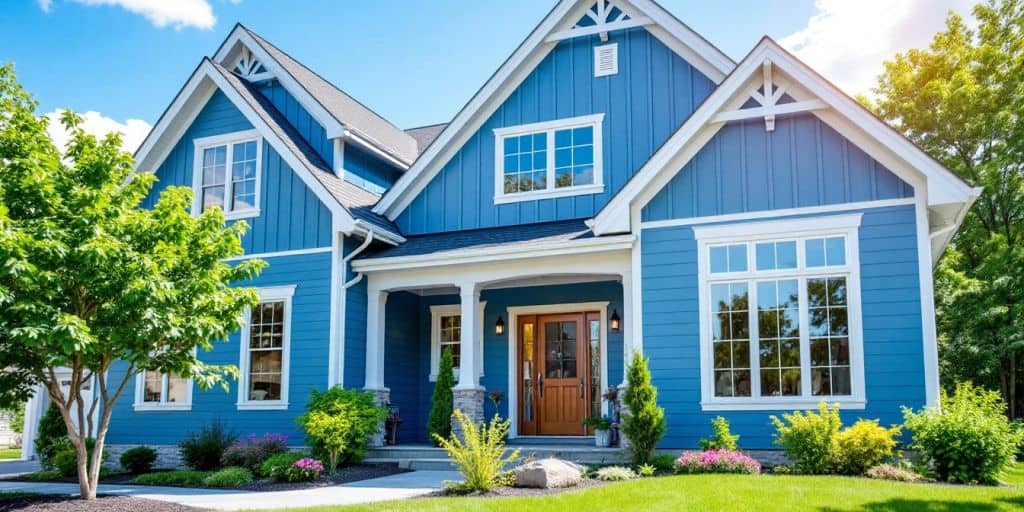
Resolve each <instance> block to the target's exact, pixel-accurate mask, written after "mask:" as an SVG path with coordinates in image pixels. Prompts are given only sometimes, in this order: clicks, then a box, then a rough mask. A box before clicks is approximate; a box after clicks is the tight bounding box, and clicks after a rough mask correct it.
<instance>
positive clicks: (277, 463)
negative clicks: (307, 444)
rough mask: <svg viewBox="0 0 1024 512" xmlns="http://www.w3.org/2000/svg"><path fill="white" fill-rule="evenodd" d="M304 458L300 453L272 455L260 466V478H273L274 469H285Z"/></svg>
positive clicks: (304, 455)
mask: <svg viewBox="0 0 1024 512" xmlns="http://www.w3.org/2000/svg"><path fill="white" fill-rule="evenodd" d="M305 457H306V454H304V453H302V452H285V453H279V454H277V455H274V456H272V457H270V458H269V459H267V460H265V461H263V464H261V465H260V476H262V477H264V478H269V477H271V476H273V471H274V468H286V467H288V466H291V465H292V464H294V463H295V461H297V460H299V459H302V458H305Z"/></svg>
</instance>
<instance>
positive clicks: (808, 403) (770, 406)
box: [700, 397, 867, 411]
mask: <svg viewBox="0 0 1024 512" xmlns="http://www.w3.org/2000/svg"><path fill="white" fill-rule="evenodd" d="M822 400H824V401H825V403H827V404H830V405H831V404H836V403H838V404H839V408H840V409H864V408H865V407H866V406H867V400H864V399H863V398H852V397H846V398H845V399H844V398H842V397H831V398H824V397H823V398H819V399H811V398H798V399H794V400H778V399H765V400H757V399H753V400H742V401H714V402H701V403H700V408H701V410H702V411H792V410H804V409H817V408H818V404H820V403H821V402H822Z"/></svg>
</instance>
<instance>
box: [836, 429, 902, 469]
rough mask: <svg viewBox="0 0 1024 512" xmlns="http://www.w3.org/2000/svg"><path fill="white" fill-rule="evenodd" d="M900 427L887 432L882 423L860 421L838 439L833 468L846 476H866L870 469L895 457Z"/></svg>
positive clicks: (839, 435) (837, 437) (844, 430)
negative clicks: (894, 450)
mask: <svg viewBox="0 0 1024 512" xmlns="http://www.w3.org/2000/svg"><path fill="white" fill-rule="evenodd" d="M899 435H900V428H899V427H891V428H885V427H882V426H881V425H879V424H878V420H857V422H856V423H854V424H853V426H852V427H849V428H845V429H843V430H842V431H841V432H839V434H838V435H836V437H835V442H834V444H833V446H832V449H833V455H832V457H833V464H834V466H835V471H836V472H837V473H841V474H844V475H863V474H864V473H865V472H866V471H867V470H868V469H869V468H871V467H873V466H877V465H878V464H880V463H881V462H882V461H884V460H885V459H887V458H889V457H892V451H893V449H895V448H896V444H897V443H896V437H898V436H899Z"/></svg>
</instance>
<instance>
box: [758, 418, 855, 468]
mask: <svg viewBox="0 0 1024 512" xmlns="http://www.w3.org/2000/svg"><path fill="white" fill-rule="evenodd" d="M771 420H772V423H773V424H775V430H776V433H775V444H777V445H779V446H782V449H783V450H784V451H785V452H786V456H788V457H789V458H790V460H792V461H793V462H794V463H795V464H796V467H797V469H799V470H800V471H801V472H802V473H809V474H822V473H828V472H830V471H831V470H832V467H833V460H832V453H833V448H832V446H833V444H834V443H835V438H836V435H838V434H839V428H840V427H841V426H842V421H841V420H840V419H839V404H835V405H834V406H833V407H831V408H830V407H828V406H827V405H825V402H821V404H820V405H819V406H818V412H817V413H815V412H814V411H805V412H800V411H794V412H793V413H792V414H783V415H782V419H781V420H780V419H779V418H777V417H775V416H774V415H772V416H771Z"/></svg>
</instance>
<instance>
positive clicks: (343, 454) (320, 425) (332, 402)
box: [296, 386, 388, 473]
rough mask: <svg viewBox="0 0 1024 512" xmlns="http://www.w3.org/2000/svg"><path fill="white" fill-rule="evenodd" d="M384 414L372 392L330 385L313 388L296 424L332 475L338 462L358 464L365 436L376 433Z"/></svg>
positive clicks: (367, 437) (363, 451)
mask: <svg viewBox="0 0 1024 512" xmlns="http://www.w3.org/2000/svg"><path fill="white" fill-rule="evenodd" d="M387 415H388V412H387V409H385V408H384V407H381V406H380V405H378V404H377V401H376V397H375V396H374V395H373V394H372V393H369V392H367V391H359V390H354V389H343V388H341V387H340V386H334V387H332V388H330V389H328V390H327V391H319V390H316V389H314V390H313V391H312V392H311V393H310V395H309V404H308V405H307V406H306V413H305V414H303V415H302V416H299V417H298V418H297V419H296V423H298V424H299V426H300V427H302V429H303V430H304V431H305V432H306V440H307V442H308V443H309V445H310V446H312V447H313V452H314V453H322V454H326V455H327V459H328V461H329V463H328V468H327V470H328V471H330V472H332V473H333V472H334V470H335V468H337V467H338V464H339V463H340V462H358V461H360V460H362V459H363V457H364V456H366V445H367V444H368V442H369V437H370V436H372V435H374V434H376V433H378V432H380V426H381V423H382V422H383V421H384V418H386V417H387Z"/></svg>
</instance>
